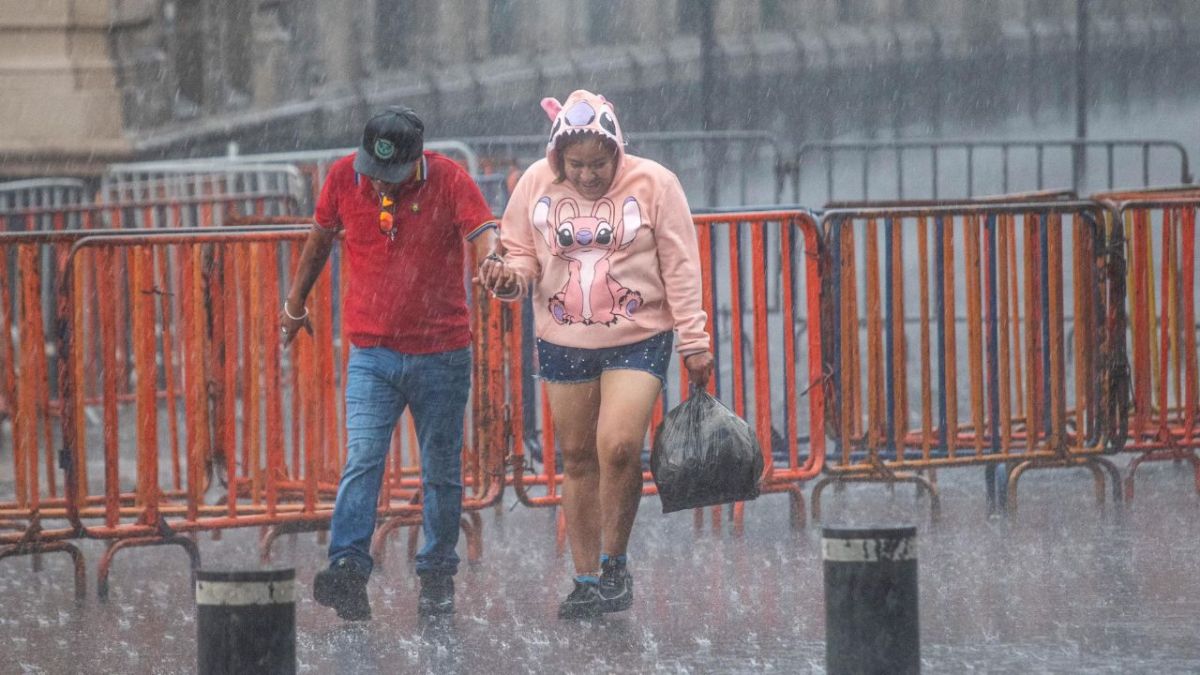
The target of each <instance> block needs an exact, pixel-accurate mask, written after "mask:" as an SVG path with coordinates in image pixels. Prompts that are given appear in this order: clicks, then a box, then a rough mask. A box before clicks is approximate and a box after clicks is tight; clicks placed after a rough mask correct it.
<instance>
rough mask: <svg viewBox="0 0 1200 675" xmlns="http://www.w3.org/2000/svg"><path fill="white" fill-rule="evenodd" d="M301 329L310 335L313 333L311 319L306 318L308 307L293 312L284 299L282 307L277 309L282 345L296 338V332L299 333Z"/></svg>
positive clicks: (289, 343)
mask: <svg viewBox="0 0 1200 675" xmlns="http://www.w3.org/2000/svg"><path fill="white" fill-rule="evenodd" d="M296 317H299V318H296ZM301 329H304V330H305V331H308V334H309V335H310V336H311V335H312V334H313V327H312V321H311V320H310V319H309V318H308V308H307V307H305V308H304V309H303V310H302V311H301V312H299V313H295V314H293V313H292V311H291V309H290V308H289V307H288V303H287V301H286V300H285V301H284V303H283V309H281V310H279V337H280V339H281V340H282V341H283V346H284V347H287V346H289V345H291V344H292V340H294V339H295V338H296V333H299V332H300V330H301Z"/></svg>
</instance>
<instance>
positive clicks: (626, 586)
mask: <svg viewBox="0 0 1200 675" xmlns="http://www.w3.org/2000/svg"><path fill="white" fill-rule="evenodd" d="M599 592H600V609H602V610H603V611H605V612H623V611H625V610H627V609H629V608H630V607H631V606H632V605H633V575H631V574H629V570H628V569H626V567H625V560H623V559H620V558H609V559H607V560H605V561H604V562H602V563H601V564H600V587H599Z"/></svg>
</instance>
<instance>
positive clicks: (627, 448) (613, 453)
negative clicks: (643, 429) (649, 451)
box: [596, 435, 643, 471]
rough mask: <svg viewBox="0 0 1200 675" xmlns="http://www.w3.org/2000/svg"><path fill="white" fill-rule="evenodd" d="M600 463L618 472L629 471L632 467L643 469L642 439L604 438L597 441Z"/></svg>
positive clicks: (615, 436)
mask: <svg viewBox="0 0 1200 675" xmlns="http://www.w3.org/2000/svg"><path fill="white" fill-rule="evenodd" d="M596 446H597V449H598V450H599V455H600V461H601V462H603V463H604V466H605V467H606V468H608V469H614V470H617V471H621V470H629V469H631V467H634V466H636V467H639V468H640V467H641V463H642V447H643V443H642V439H641V438H630V437H628V436H621V435H613V436H604V437H601V438H600V439H598V440H597V443H596Z"/></svg>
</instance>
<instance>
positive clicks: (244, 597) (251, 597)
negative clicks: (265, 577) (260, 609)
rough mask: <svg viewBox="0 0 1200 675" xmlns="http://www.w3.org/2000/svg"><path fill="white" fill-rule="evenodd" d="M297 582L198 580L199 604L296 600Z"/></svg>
mask: <svg viewBox="0 0 1200 675" xmlns="http://www.w3.org/2000/svg"><path fill="white" fill-rule="evenodd" d="M295 598H296V593H295V582H294V581H293V580H291V579H287V580H284V581H268V582H262V581H199V580H198V581H196V604H197V605H226V606H238V607H241V606H245V605H278V604H291V603H293V602H295Z"/></svg>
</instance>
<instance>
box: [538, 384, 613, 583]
mask: <svg viewBox="0 0 1200 675" xmlns="http://www.w3.org/2000/svg"><path fill="white" fill-rule="evenodd" d="M546 394H547V396H549V398H550V414H551V416H553V418H554V438H555V440H556V441H558V446H559V447H560V448H561V449H562V455H563V469H564V473H566V479H565V480H564V481H563V511H564V512H565V513H566V517H567V539H568V541H570V542H571V559H572V560H574V561H575V573H576V574H593V575H595V574H599V569H600V562H599V560H600V497H599V492H600V465H599V462H598V461H597V458H596V419H597V415H598V414H599V412H600V381H599V380H594V381H592V382H583V383H580V384H558V383H547V384H546Z"/></svg>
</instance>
